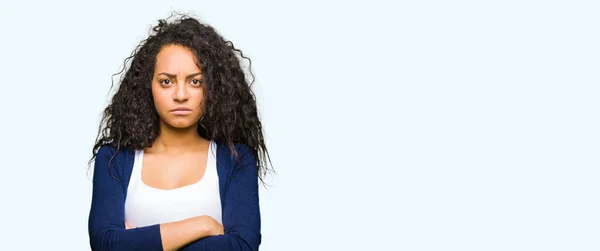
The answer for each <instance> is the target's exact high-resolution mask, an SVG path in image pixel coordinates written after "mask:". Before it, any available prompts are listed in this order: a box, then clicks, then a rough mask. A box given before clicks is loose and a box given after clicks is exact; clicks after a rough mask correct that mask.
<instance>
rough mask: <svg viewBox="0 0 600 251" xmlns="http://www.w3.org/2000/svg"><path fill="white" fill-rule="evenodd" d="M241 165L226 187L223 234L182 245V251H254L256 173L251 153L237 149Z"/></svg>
mask: <svg viewBox="0 0 600 251" xmlns="http://www.w3.org/2000/svg"><path fill="white" fill-rule="evenodd" d="M239 149H240V150H239V153H240V154H239V156H240V164H237V162H235V161H232V162H233V163H235V165H234V169H233V172H232V174H231V178H230V180H229V182H228V185H227V187H226V188H225V196H224V201H223V202H224V203H222V205H223V209H222V210H223V228H224V234H223V235H217V236H209V237H205V238H203V239H200V240H197V241H195V242H192V243H190V244H188V245H187V246H184V247H183V248H182V249H180V250H181V251H213V250H214V251H216V250H218V251H257V250H258V246H259V245H260V242H261V234H260V209H259V201H258V200H259V198H258V171H257V166H256V161H255V159H256V158H255V157H254V154H253V153H252V151H251V150H250V148H249V147H247V146H246V145H240V147H239Z"/></svg>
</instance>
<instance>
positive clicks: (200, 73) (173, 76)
mask: <svg viewBox="0 0 600 251" xmlns="http://www.w3.org/2000/svg"><path fill="white" fill-rule="evenodd" d="M158 75H165V76H167V77H169V78H175V77H176V75H175V74H171V73H166V72H161V73H159V74H158ZM198 75H202V72H196V73H192V74H190V75H187V78H188V79H189V78H193V77H195V76H198Z"/></svg>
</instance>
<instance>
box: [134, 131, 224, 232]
mask: <svg viewBox="0 0 600 251" xmlns="http://www.w3.org/2000/svg"><path fill="white" fill-rule="evenodd" d="M215 144H216V143H215V142H214V141H211V142H210V144H209V148H208V159H207V162H206V163H207V165H206V171H205V173H204V176H203V177H202V179H200V181H198V182H196V183H194V184H191V185H187V186H183V187H179V188H175V189H171V190H164V189H158V188H154V187H151V186H148V185H146V184H145V183H144V182H142V163H143V159H144V150H137V151H136V152H135V160H134V164H133V170H132V172H131V178H130V180H129V186H128V187H127V199H126V200H125V222H126V223H127V225H129V226H130V227H144V226H150V225H154V224H162V223H168V222H173V221H180V220H184V219H187V218H191V217H194V216H200V215H208V216H211V217H212V218H213V219H215V220H216V221H218V222H219V223H220V224H223V222H222V219H221V197H220V194H219V177H218V175H217V165H216V151H217V147H216V145H215Z"/></svg>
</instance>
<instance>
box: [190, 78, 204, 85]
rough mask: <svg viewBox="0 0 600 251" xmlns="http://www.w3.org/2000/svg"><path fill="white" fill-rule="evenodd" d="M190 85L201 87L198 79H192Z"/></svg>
mask: <svg viewBox="0 0 600 251" xmlns="http://www.w3.org/2000/svg"><path fill="white" fill-rule="evenodd" d="M192 84H193V85H202V80H200V79H192Z"/></svg>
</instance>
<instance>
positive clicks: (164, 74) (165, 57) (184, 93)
mask: <svg viewBox="0 0 600 251" xmlns="http://www.w3.org/2000/svg"><path fill="white" fill-rule="evenodd" d="M196 62H197V58H196V56H195V55H194V53H193V52H192V51H190V50H189V49H187V48H186V47H183V46H179V45H167V46H164V47H163V48H162V49H161V50H160V51H159V52H158V54H157V55H156V65H155V67H154V77H153V78H152V96H153V98H154V107H155V108H156V111H157V112H158V115H159V116H160V118H161V120H162V121H163V122H164V123H166V124H168V125H170V126H172V127H175V128H188V127H191V126H197V123H198V120H199V119H200V118H201V117H202V114H203V112H204V111H203V107H202V101H203V100H204V85H203V81H202V72H200V68H198V65H197V64H196Z"/></svg>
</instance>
